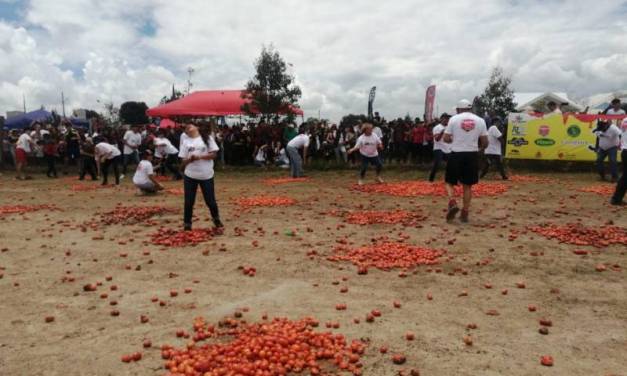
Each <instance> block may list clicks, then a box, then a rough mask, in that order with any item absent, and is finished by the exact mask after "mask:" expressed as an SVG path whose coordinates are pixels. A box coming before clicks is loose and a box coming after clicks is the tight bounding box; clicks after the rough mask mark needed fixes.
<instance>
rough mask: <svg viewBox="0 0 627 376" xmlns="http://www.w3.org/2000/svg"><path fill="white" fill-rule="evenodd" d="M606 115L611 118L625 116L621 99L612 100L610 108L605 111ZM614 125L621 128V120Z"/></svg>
mask: <svg viewBox="0 0 627 376" xmlns="http://www.w3.org/2000/svg"><path fill="white" fill-rule="evenodd" d="M605 114H606V115H610V116H617V115H618V116H620V115H625V110H623V109H622V107H621V103H620V99H618V98H614V99H612V102H610V108H608V109H607V111H605ZM612 123H614V124H616V126H619V125H620V124H621V120H618V119H617V120H613V121H612Z"/></svg>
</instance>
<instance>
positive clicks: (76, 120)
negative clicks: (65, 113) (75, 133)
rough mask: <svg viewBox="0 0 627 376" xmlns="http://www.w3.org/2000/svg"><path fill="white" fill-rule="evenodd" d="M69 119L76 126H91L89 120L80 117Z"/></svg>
mask: <svg viewBox="0 0 627 376" xmlns="http://www.w3.org/2000/svg"><path fill="white" fill-rule="evenodd" d="M68 120H69V121H70V123H71V124H72V126H73V127H74V128H77V127H78V128H85V129H87V128H89V120H83V119H79V118H69V119H68Z"/></svg>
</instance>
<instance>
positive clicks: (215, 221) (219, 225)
mask: <svg viewBox="0 0 627 376" xmlns="http://www.w3.org/2000/svg"><path fill="white" fill-rule="evenodd" d="M213 226H214V227H215V228H222V227H224V224H223V223H222V221H221V220H220V218H214V219H213Z"/></svg>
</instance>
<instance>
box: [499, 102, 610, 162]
mask: <svg viewBox="0 0 627 376" xmlns="http://www.w3.org/2000/svg"><path fill="white" fill-rule="evenodd" d="M598 118H599V116H597V115H580V114H560V113H555V114H544V115H540V116H538V115H530V114H525V113H522V114H510V115H509V118H508V127H507V146H506V152H505V157H506V158H510V159H542V160H564V161H594V160H596V153H595V152H594V150H593V149H594V146H595V144H596V136H595V135H594V133H593V130H594V129H595V128H596V126H597V119H598ZM603 118H606V117H605V116H603ZM607 118H614V117H607ZM616 120H618V119H616Z"/></svg>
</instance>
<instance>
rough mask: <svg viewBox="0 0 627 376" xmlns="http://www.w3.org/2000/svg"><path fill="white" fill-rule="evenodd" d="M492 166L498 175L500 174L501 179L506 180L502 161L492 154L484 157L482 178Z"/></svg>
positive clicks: (499, 157)
mask: <svg viewBox="0 0 627 376" xmlns="http://www.w3.org/2000/svg"><path fill="white" fill-rule="evenodd" d="M492 165H494V166H496V169H497V170H498V172H499V174H501V177H502V178H503V179H507V174H506V173H505V167H503V160H502V159H501V156H500V155H494V154H486V155H485V161H484V163H483V168H482V169H481V177H482V178H483V177H484V176H485V175H486V174H487V173H488V170H489V169H490V166H492Z"/></svg>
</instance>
